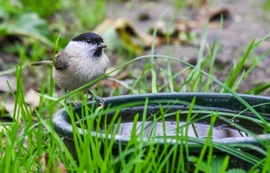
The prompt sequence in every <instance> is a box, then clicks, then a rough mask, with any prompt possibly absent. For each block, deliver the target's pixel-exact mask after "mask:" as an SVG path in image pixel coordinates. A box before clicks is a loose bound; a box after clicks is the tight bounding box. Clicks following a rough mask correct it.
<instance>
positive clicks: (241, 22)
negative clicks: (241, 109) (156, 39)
mask: <svg viewBox="0 0 270 173" xmlns="http://www.w3.org/2000/svg"><path fill="white" fill-rule="evenodd" d="M263 3H264V2H263V1H254V0H238V1H235V0H226V1H222V0H216V1H215V5H213V4H210V5H211V8H212V9H218V8H221V7H222V8H225V9H228V10H229V12H230V17H229V18H228V19H225V21H224V24H225V27H223V28H222V30H221V32H220V42H219V47H220V51H219V52H218V54H217V56H216V64H215V67H216V69H215V71H214V75H216V77H217V78H218V79H219V80H221V81H224V80H225V79H226V77H227V76H228V75H229V72H230V70H231V68H232V67H233V66H234V65H235V64H236V63H237V62H238V61H239V59H241V57H242V56H243V55H244V54H245V52H246V51H247V50H248V47H249V45H250V44H251V42H252V41H253V40H257V41H258V40H259V39H261V38H263V37H264V36H266V35H267V34H269V28H270V22H269V20H270V15H269V14H270V13H269V12H266V11H264V10H263V5H264V4H263ZM175 9H176V8H175V6H174V3H173V1H167V0H166V1H165V0H163V1H161V0H160V1H140V2H137V1H131V2H130V3H121V2H118V3H111V4H109V6H108V9H107V11H108V13H107V16H108V18H111V19H118V18H124V19H127V20H129V21H131V22H132V23H133V24H134V25H135V26H136V27H137V29H139V30H141V31H143V32H148V30H149V28H150V27H151V26H152V25H153V24H154V23H155V22H157V21H158V20H159V19H160V18H161V16H163V17H162V20H165V21H166V20H167V21H170V20H171V19H172V18H173V15H175ZM165 11H166V13H164V14H163V12H165ZM197 12H198V8H196V7H193V8H190V7H186V8H182V9H181V10H180V11H179V13H178V14H177V17H176V18H177V19H185V20H187V21H194V20H196V18H195V16H196V13H197ZM142 14H143V15H144V16H147V20H143V21H141V20H139V16H141V15H142ZM203 30H204V28H203V27H197V28H192V31H191V32H193V33H195V35H196V40H197V43H195V44H188V45H181V46H180V47H179V45H173V44H171V45H170V50H171V52H170V56H174V57H177V58H182V59H183V60H185V61H187V62H190V63H193V64H195V63H196V61H197V56H198V52H199V45H200V40H201V37H202V33H203ZM218 33H219V27H215V28H211V27H209V29H208V36H207V44H208V45H209V46H210V47H211V45H212V44H213V42H214V40H215V39H216V38H217V36H218ZM269 48H270V39H266V40H265V41H264V42H262V43H261V44H260V45H259V47H258V48H256V49H255V50H254V51H253V52H252V53H251V54H250V56H249V58H248V60H247V63H246V66H245V69H247V68H248V67H250V65H252V63H253V60H254V59H256V58H259V56H261V55H263V54H264V53H265V52H267V51H268V50H269ZM155 51H156V53H158V54H164V55H166V54H167V51H168V46H167V45H162V46H157V47H156V50H155ZM147 53H149V51H146V52H145V54H147ZM205 53H206V54H207V52H205ZM269 65H270V60H269V55H268V54H267V56H266V57H265V58H264V59H263V60H262V61H261V62H260V63H259V64H258V66H257V67H256V68H255V69H254V70H253V71H252V72H251V73H250V74H249V75H248V77H247V78H246V79H245V80H244V81H243V82H242V83H241V85H240V87H239V89H238V91H237V92H239V93H245V92H246V91H247V90H249V89H251V88H254V87H256V86H259V85H262V84H266V83H268V82H269V81H270V75H269V76H268V75H267V74H270V68H267V67H268V66H269ZM178 70H179V69H178ZM269 94H270V89H267V90H266V91H264V92H263V93H261V95H269Z"/></svg>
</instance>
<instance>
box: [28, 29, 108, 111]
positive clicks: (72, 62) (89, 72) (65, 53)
mask: <svg viewBox="0 0 270 173" xmlns="http://www.w3.org/2000/svg"><path fill="white" fill-rule="evenodd" d="M106 47H107V45H106V44H105V43H104V41H103V38H102V37H101V36H100V35H98V34H96V33H93V32H85V33H82V34H80V35H78V36H76V37H74V38H73V39H71V40H70V41H69V43H68V44H67V46H66V47H65V48H64V49H63V50H62V51H60V52H59V53H57V54H56V55H55V57H54V58H53V59H52V60H44V61H38V62H34V63H32V64H31V65H32V66H39V65H44V64H47V65H48V64H49V65H53V71H52V72H53V78H54V81H55V83H56V85H57V86H59V87H60V88H61V89H63V90H64V91H65V92H66V93H67V92H69V91H72V90H75V89H77V88H79V87H81V86H83V85H85V84H87V83H89V82H91V81H93V80H95V79H97V78H99V77H100V76H102V75H104V74H105V72H106V70H107V69H108V67H109V64H110V61H109V58H108V57H107V55H106V54H105V53H104V49H105V48H106ZM90 87H91V86H90ZM88 91H89V93H90V95H91V97H93V96H94V94H93V92H92V91H91V90H89V89H88ZM95 100H96V101H98V102H99V104H100V105H101V106H102V107H103V106H104V105H105V102H104V101H103V99H102V98H100V97H98V96H97V95H95ZM75 105H76V104H75Z"/></svg>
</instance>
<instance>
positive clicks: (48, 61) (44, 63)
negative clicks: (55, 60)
mask: <svg viewBox="0 0 270 173" xmlns="http://www.w3.org/2000/svg"><path fill="white" fill-rule="evenodd" d="M30 65H31V66H39V65H52V61H50V60H47V61H37V62H34V63H32V64H30Z"/></svg>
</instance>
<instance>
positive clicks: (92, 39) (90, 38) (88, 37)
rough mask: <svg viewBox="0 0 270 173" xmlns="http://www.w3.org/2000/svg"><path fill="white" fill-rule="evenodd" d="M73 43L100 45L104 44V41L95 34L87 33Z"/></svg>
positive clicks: (76, 38)
mask: <svg viewBox="0 0 270 173" xmlns="http://www.w3.org/2000/svg"><path fill="white" fill-rule="evenodd" d="M72 41H84V42H87V43H96V44H99V43H101V42H103V39H102V37H101V36H100V35H98V34H95V33H93V32H86V33H83V34H80V35H78V36H76V37H74V38H73V39H72Z"/></svg>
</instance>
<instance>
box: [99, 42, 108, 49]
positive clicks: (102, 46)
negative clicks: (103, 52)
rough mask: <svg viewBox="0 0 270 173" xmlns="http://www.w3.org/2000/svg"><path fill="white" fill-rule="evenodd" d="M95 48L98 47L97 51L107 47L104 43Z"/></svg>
mask: <svg viewBox="0 0 270 173" xmlns="http://www.w3.org/2000/svg"><path fill="white" fill-rule="evenodd" d="M97 47H98V49H100V48H106V47H107V45H106V44H105V43H100V44H99V45H98V46H97Z"/></svg>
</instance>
